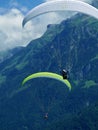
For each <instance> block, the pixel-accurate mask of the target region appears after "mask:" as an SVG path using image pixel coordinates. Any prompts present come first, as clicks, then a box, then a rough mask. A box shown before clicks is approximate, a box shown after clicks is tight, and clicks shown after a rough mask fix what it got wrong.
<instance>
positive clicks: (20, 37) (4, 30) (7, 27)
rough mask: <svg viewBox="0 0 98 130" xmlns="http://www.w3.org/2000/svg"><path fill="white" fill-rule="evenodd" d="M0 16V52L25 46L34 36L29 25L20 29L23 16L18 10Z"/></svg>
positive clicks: (11, 10)
mask: <svg viewBox="0 0 98 130" xmlns="http://www.w3.org/2000/svg"><path fill="white" fill-rule="evenodd" d="M2 12H3V13H2V14H1V15H0V50H5V49H9V48H13V47H15V46H21V45H26V44H27V43H28V42H30V41H31V40H32V39H33V38H32V37H33V36H34V35H35V34H34V32H33V27H32V26H31V24H29V26H28V27H27V28H26V29H23V28H22V20H23V17H24V16H23V14H22V13H21V11H19V10H18V9H15V8H13V9H10V10H9V11H7V12H6V13H5V11H2Z"/></svg>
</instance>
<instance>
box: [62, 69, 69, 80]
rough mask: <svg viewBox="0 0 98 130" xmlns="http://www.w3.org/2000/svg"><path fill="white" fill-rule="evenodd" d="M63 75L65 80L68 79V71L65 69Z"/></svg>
mask: <svg viewBox="0 0 98 130" xmlns="http://www.w3.org/2000/svg"><path fill="white" fill-rule="evenodd" d="M61 73H62V76H63V79H68V71H67V70H65V69H63V70H62V72H61Z"/></svg>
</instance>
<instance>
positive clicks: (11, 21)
mask: <svg viewBox="0 0 98 130" xmlns="http://www.w3.org/2000/svg"><path fill="white" fill-rule="evenodd" d="M46 1H50V0H0V51H5V50H7V49H12V48H14V47H17V46H26V45H27V44H28V43H29V42H30V41H31V40H33V39H37V38H39V37H41V36H42V35H43V34H44V32H45V31H46V29H47V25H48V24H55V23H60V22H61V21H62V20H63V19H66V17H68V16H69V14H68V13H67V14H65V13H64V14H63V13H62V15H61V14H58V13H49V14H48V15H43V17H42V18H36V19H35V20H33V22H32V23H31V22H29V23H28V24H27V25H26V26H25V28H22V20H23V18H24V16H25V15H26V14H27V13H28V12H29V11H30V10H31V9H32V8H34V7H35V6H37V5H39V4H41V3H43V2H46ZM81 1H85V2H88V3H91V1H92V0H81ZM70 15H72V14H70ZM54 19H55V20H54Z"/></svg>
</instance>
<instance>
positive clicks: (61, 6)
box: [22, 0, 98, 27]
mask: <svg viewBox="0 0 98 130" xmlns="http://www.w3.org/2000/svg"><path fill="white" fill-rule="evenodd" d="M57 11H76V12H81V13H84V14H86V15H90V16H92V17H94V18H96V19H98V9H97V8H95V7H93V6H92V5H89V4H87V3H85V2H82V1H78V0H52V1H48V2H45V3H42V4H40V5H38V6H36V7H35V8H33V9H32V10H31V11H30V12H29V13H28V14H27V15H26V16H25V17H24V19H23V22H22V26H23V27H24V25H25V24H26V23H27V22H28V21H29V20H31V19H33V18H35V17H37V16H39V15H42V14H45V13H49V12H57Z"/></svg>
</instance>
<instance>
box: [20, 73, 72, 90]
mask: <svg viewBox="0 0 98 130" xmlns="http://www.w3.org/2000/svg"><path fill="white" fill-rule="evenodd" d="M41 77H43V78H52V79H56V80H58V81H60V82H62V83H64V84H65V85H66V86H67V87H68V88H69V90H71V88H72V87H71V84H70V82H69V81H68V80H67V79H63V78H62V76H61V75H58V74H56V73H51V72H38V73H34V74H31V75H29V76H27V77H26V78H25V79H24V80H23V82H22V85H24V84H25V83H26V82H27V81H29V80H31V79H34V78H41Z"/></svg>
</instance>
